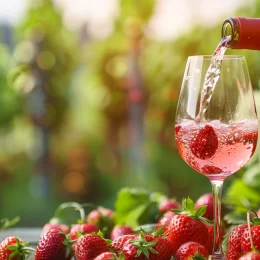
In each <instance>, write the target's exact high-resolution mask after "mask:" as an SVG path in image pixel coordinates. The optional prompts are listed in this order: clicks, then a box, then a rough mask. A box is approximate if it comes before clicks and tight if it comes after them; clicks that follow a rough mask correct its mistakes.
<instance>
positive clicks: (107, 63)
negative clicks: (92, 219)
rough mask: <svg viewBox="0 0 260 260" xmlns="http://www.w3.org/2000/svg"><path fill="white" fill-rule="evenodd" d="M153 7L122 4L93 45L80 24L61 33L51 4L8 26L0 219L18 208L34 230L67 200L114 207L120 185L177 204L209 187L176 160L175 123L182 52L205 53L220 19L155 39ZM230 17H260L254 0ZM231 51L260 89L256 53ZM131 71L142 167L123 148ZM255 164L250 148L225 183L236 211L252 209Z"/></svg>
mask: <svg viewBox="0 0 260 260" xmlns="http://www.w3.org/2000/svg"><path fill="white" fill-rule="evenodd" d="M155 2H156V1H155V0H153V1H151V0H142V1H141V0H135V1H133V0H121V1H120V5H119V7H120V8H119V14H118V15H117V17H116V18H115V20H114V30H113V32H112V33H111V34H110V35H109V36H108V37H107V38H105V39H102V40H97V39H92V38H90V37H89V38H88V37H85V38H84V35H85V34H84V33H85V32H84V30H83V29H82V31H81V32H80V33H78V32H76V31H74V32H71V31H69V30H68V29H67V28H65V26H64V24H63V23H62V12H61V11H60V10H58V9H57V8H56V7H55V6H54V5H53V3H52V1H51V0H44V1H32V3H31V6H30V7H29V8H28V11H27V13H26V14H25V17H24V19H23V20H22V21H21V22H20V24H19V26H18V27H17V28H15V36H16V41H15V44H16V47H15V49H14V51H12V52H11V51H8V49H7V48H6V47H5V46H2V45H1V46H0V57H1V59H0V89H1V91H2V92H1V93H2V95H1V97H0V102H1V107H0V124H1V133H2V137H1V136H0V143H1V144H5V145H4V146H2V147H0V154H1V156H2V159H1V160H0V179H1V180H2V181H1V184H0V185H1V194H2V195H1V200H0V209H1V212H0V217H5V216H6V214H7V215H8V217H13V216H16V215H20V216H21V217H22V222H21V225H39V224H42V223H43V222H46V221H47V220H48V219H49V218H51V214H52V212H53V211H54V208H55V207H56V206H57V205H58V203H59V202H62V201H66V200H70V201H71V200H78V201H91V202H93V203H95V204H100V205H103V206H108V207H113V203H114V200H115V197H116V192H117V191H118V190H119V189H120V188H121V187H123V186H139V187H142V188H148V189H150V190H153V191H158V192H162V193H163V194H167V196H170V197H171V196H175V197H177V199H179V200H180V199H181V198H182V197H184V196H188V195H189V196H191V197H192V198H194V199H196V198H197V197H199V196H200V195H201V194H203V193H206V192H209V191H210V183H209V181H208V179H207V178H205V177H204V176H202V175H200V174H198V173H196V172H194V171H193V170H192V169H191V168H190V167H189V166H188V165H186V164H185V162H184V161H183V160H182V159H181V158H180V157H179V155H178V153H177V150H176V146H175V140H174V120H175V110H176V106H177V101H178V95H179V89H180V87H181V83H182V77H183V72H184V69H185V64H186V61H187V57H188V56H190V55H201V54H208V55H210V54H212V53H213V51H214V49H215V48H216V46H217V44H218V42H219V41H220V37H221V36H220V30H221V25H222V22H223V19H224V17H223V19H222V20H220V21H219V22H218V23H217V24H215V25H214V26H204V25H201V24H199V23H196V21H194V26H193V27H192V28H191V29H190V30H189V31H188V32H187V33H183V34H181V35H180V36H179V37H178V38H177V39H175V40H172V41H167V42H164V41H158V40H154V39H151V38H149V37H148V36H147V35H146V33H145V29H146V25H147V23H148V21H149V19H150V18H151V16H152V14H153V12H154V8H155ZM39 14H41V15H39ZM235 15H242V16H251V17H259V16H260V1H259V0H256V1H255V2H254V3H251V5H250V6H249V4H245V6H242V7H241V8H239V9H238V10H237V11H236V12H235V13H234V14H232V16H235ZM86 35H88V34H86ZM228 53H229V54H241V55H245V56H246V59H247V62H248V67H249V71H250V75H251V80H252V85H253V87H254V88H255V89H257V88H258V87H259V82H260V81H259V60H260V52H255V51H238V50H229V51H228ZM131 75H139V77H140V80H141V82H142V85H143V87H144V89H143V92H142V109H143V114H144V118H143V121H144V122H143V123H144V129H143V131H144V139H143V140H142V143H141V148H140V149H141V151H142V155H143V158H141V159H140V160H141V162H142V163H143V168H141V167H139V165H135V164H134V163H132V161H131V160H130V159H131V158H130V155H129V149H130V148H129V147H131V140H130V130H129V97H130V96H129V93H130V90H129V84H130V83H131V82H130V81H131V79H132V80H133V81H134V80H136V78H134V79H133V78H131ZM129 82H130V83H129ZM8 85H9V86H8ZM256 95H257V93H256ZM133 97H134V98H135V97H136V96H133ZM137 98H138V97H137ZM256 100H258V99H256ZM258 103H259V104H260V101H259V102H258ZM7 127H9V128H7ZM45 130H46V131H47V136H48V147H47V148H48V151H47V152H48V156H49V157H50V158H51V167H52V170H51V173H52V174H51V176H48V177H49V178H50V179H51V184H52V187H51V188H52V189H51V191H50V193H49V194H48V196H46V197H40V196H36V195H35V190H37V187H38V186H37V185H39V184H38V181H39V180H40V179H41V177H42V176H40V175H39V172H38V169H37V168H35V165H38V166H39V157H40V156H41V152H42V151H41V148H42V146H43V143H44V139H43V138H42V134H40V132H44V131H45ZM7 137H9V138H7ZM1 140H2V141H1ZM259 151H260V150H259V149H257V154H259ZM3 158H4V160H3ZM259 159H260V158H259V155H258V157H257V155H256V156H255V157H254V159H253V160H252V162H251V164H249V165H248V167H247V168H244V169H242V170H241V171H240V172H239V173H237V174H234V176H232V177H230V178H228V179H227V181H226V184H225V189H226V192H225V202H227V204H228V205H231V206H233V207H235V209H237V210H239V212H242V213H243V212H244V210H245V208H247V207H249V206H252V207H254V208H257V207H259V204H258V203H259V202H258V201H259V198H258V197H259V195H258V192H257V187H258V185H259V176H260V173H259V169H260V167H259ZM10 162H11V163H10ZM122 196H123V195H122ZM145 196H147V195H145V194H144V197H143V198H144V200H146V199H147V198H146V197H145ZM28 201H30V203H27V202H28ZM148 201H149V200H148ZM150 202H151V204H152V203H153V202H152V201H150ZM10 205H15V206H10ZM149 205H150V204H149ZM149 205H148V206H149ZM140 210H142V209H140ZM143 210H144V209H143ZM133 221H134V220H133Z"/></svg>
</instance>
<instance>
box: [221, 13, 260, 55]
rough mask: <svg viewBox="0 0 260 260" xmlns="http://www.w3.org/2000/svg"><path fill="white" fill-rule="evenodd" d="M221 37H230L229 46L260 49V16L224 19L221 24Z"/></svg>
mask: <svg viewBox="0 0 260 260" xmlns="http://www.w3.org/2000/svg"><path fill="white" fill-rule="evenodd" d="M222 37H230V41H229V42H228V47H230V48H233V49H248V50H260V18H246V17H232V18H228V19H226V20H225V21H224V23H223V26H222Z"/></svg>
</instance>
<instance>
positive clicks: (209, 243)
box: [204, 225, 214, 253]
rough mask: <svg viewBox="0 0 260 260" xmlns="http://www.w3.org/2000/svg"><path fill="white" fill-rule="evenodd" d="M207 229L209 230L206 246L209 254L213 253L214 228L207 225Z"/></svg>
mask: <svg viewBox="0 0 260 260" xmlns="http://www.w3.org/2000/svg"><path fill="white" fill-rule="evenodd" d="M207 228H208V240H207V242H206V243H205V244H204V246H205V248H206V249H207V250H208V252H209V253H211V252H212V251H213V242H214V241H213V239H214V226H209V225H207Z"/></svg>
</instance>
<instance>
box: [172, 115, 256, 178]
mask: <svg viewBox="0 0 260 260" xmlns="http://www.w3.org/2000/svg"><path fill="white" fill-rule="evenodd" d="M175 132H176V141H177V147H178V151H179V154H180V155H181V157H182V158H183V160H184V161H186V162H187V163H188V164H189V165H190V166H191V167H192V168H193V169H194V170H196V171H198V172H199V173H201V174H204V175H207V177H208V178H209V179H210V180H224V179H225V178H226V177H227V176H229V175H231V174H233V173H234V172H236V171H238V170H239V169H240V168H242V167H243V166H244V165H245V164H246V163H247V162H248V160H249V159H250V158H251V156H252V155H253V153H254V151H255V148H256V144H257V137H258V121H257V119H247V120H243V121H241V122H236V123H233V124H224V123H221V122H220V121H219V120H213V121H209V122H207V123H206V122H199V121H195V120H188V119H186V120H182V121H179V122H178V123H177V124H176V126H175Z"/></svg>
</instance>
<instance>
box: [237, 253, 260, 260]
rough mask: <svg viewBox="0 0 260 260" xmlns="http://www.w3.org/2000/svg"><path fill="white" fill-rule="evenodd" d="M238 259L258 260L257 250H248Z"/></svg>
mask: <svg viewBox="0 0 260 260" xmlns="http://www.w3.org/2000/svg"><path fill="white" fill-rule="evenodd" d="M239 260H260V253H259V252H250V253H246V254H244V255H242V256H241V257H239Z"/></svg>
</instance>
